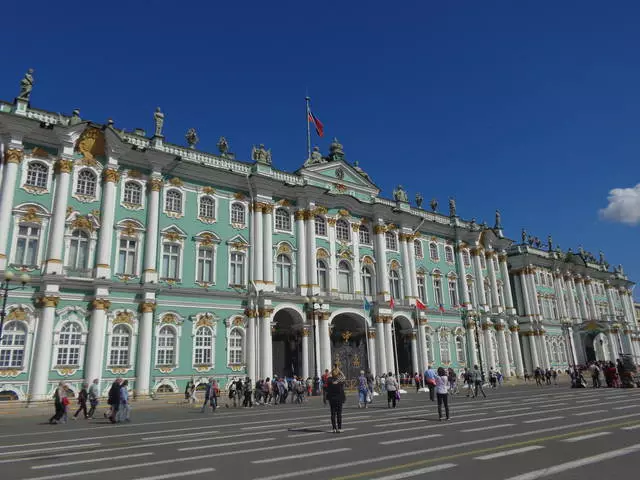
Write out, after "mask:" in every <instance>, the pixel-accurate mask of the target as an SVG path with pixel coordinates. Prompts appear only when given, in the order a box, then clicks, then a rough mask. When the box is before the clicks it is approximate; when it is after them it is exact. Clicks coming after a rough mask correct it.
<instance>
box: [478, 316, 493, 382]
mask: <svg viewBox="0 0 640 480" xmlns="http://www.w3.org/2000/svg"><path fill="white" fill-rule="evenodd" d="M479 326H480V327H482V325H481V319H480V315H478V320H476V328H475V331H476V348H477V349H478V363H480V378H481V379H482V383H484V367H483V365H482V351H481V349H480V334H479V333H478V327H479ZM488 348H491V345H489V346H488Z"/></svg>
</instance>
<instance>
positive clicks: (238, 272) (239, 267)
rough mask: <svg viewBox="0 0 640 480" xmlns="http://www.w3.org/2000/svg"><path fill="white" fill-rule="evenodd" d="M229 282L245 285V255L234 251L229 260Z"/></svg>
mask: <svg viewBox="0 0 640 480" xmlns="http://www.w3.org/2000/svg"><path fill="white" fill-rule="evenodd" d="M229 284H231V285H244V255H243V254H241V253H232V254H231V258H230V262H229Z"/></svg>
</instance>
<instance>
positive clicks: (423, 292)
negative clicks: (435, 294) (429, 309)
mask: <svg viewBox="0 0 640 480" xmlns="http://www.w3.org/2000/svg"><path fill="white" fill-rule="evenodd" d="M417 282H418V298H419V299H420V301H421V302H422V303H424V304H425V305H426V304H427V288H426V284H425V281H424V275H418V278H417Z"/></svg>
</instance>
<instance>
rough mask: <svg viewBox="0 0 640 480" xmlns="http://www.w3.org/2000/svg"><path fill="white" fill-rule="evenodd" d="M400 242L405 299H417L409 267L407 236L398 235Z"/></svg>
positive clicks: (404, 234)
mask: <svg viewBox="0 0 640 480" xmlns="http://www.w3.org/2000/svg"><path fill="white" fill-rule="evenodd" d="M409 236H410V235H409ZM398 241H399V242H400V255H401V258H402V276H403V279H402V280H403V283H404V297H405V298H407V299H408V298H412V297H417V296H418V294H417V293H416V292H414V291H413V282H412V281H411V267H410V266H409V251H408V248H407V247H408V246H407V234H406V233H400V234H399V235H398Z"/></svg>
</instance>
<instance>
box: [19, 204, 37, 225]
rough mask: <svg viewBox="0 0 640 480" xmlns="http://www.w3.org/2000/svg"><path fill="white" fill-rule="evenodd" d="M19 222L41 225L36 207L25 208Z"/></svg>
mask: <svg viewBox="0 0 640 480" xmlns="http://www.w3.org/2000/svg"><path fill="white" fill-rule="evenodd" d="M20 221H21V222H26V223H42V219H40V217H38V210H37V209H36V207H29V208H27V210H26V211H25V213H24V215H23V216H22V217H21V218H20Z"/></svg>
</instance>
